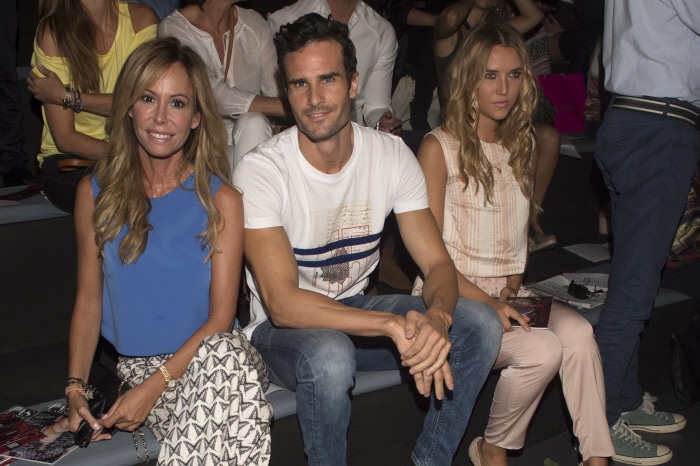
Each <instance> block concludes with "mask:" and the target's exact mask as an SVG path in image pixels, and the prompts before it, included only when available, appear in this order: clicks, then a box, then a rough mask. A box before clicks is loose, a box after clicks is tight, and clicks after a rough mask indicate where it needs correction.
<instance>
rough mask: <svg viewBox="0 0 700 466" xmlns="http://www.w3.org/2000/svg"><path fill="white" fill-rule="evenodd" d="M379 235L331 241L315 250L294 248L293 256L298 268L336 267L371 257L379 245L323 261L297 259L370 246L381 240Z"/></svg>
mask: <svg viewBox="0 0 700 466" xmlns="http://www.w3.org/2000/svg"><path fill="white" fill-rule="evenodd" d="M381 236H382V234H381V233H376V234H374V235H369V236H354V237H351V238H344V239H341V240H338V241H332V242H330V243H328V244H327V245H325V246H320V247H317V248H309V249H302V248H294V254H296V256H297V265H298V266H299V267H327V266H329V265H337V264H342V263H345V262H352V261H355V260H358V259H364V258H366V257H369V256H371V255H372V254H374V253H375V252H376V251H377V250H378V249H379V243H377V244H376V245H374V247H372V248H370V249H366V250H364V251H359V252H355V253H351V254H339V255H337V256H334V257H330V258H327V259H323V260H300V259H299V257H300V256H301V257H304V256H318V255H320V254H327V253H329V252H331V251H335V250H338V249H342V248H345V247H349V246H359V245H370V244H371V243H374V242H375V241H378V240H379V239H380V238H381Z"/></svg>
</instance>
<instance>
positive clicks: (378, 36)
mask: <svg viewBox="0 0 700 466" xmlns="http://www.w3.org/2000/svg"><path fill="white" fill-rule="evenodd" d="M307 13H318V14H319V15H321V16H323V17H328V16H329V15H330V16H332V17H333V19H335V20H336V21H339V22H341V23H343V24H346V25H347V26H348V28H349V29H350V39H351V40H352V41H353V43H354V44H355V50H356V54H357V71H358V72H359V73H360V81H359V84H358V90H357V97H355V99H354V108H353V112H352V121H354V122H355V123H359V124H361V125H365V126H369V127H370V128H375V129H378V130H380V131H385V132H391V133H393V134H399V133H400V131H401V121H400V120H399V119H398V118H394V117H393V115H392V109H391V79H392V74H393V72H394V62H395V61H396V51H397V49H398V44H397V42H396V33H395V32H394V27H393V26H392V25H391V23H390V22H389V21H387V20H386V19H384V18H383V17H382V16H381V15H380V14H379V13H377V12H376V11H374V10H373V9H372V8H371V7H370V6H369V5H367V4H366V3H365V2H363V1H362V0H298V1H297V2H296V3H293V4H292V5H289V6H287V7H285V8H282V9H280V10H278V11H275V12H274V13H271V14H270V15H269V16H268V18H267V21H268V23H270V29H271V30H272V34H275V33H276V32H277V31H279V29H280V26H282V25H283V24H287V23H291V22H292V21H295V20H296V19H297V18H300V17H301V16H303V15H305V14H307Z"/></svg>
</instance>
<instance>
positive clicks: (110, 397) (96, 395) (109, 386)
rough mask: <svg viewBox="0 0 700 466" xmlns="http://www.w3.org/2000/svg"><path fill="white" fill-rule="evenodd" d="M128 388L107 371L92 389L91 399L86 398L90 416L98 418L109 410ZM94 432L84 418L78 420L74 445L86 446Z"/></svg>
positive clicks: (113, 429) (111, 430) (123, 382)
mask: <svg viewBox="0 0 700 466" xmlns="http://www.w3.org/2000/svg"><path fill="white" fill-rule="evenodd" d="M129 388H131V387H130V386H129V385H128V384H127V383H126V382H125V381H123V380H121V379H120V378H119V377H117V376H116V375H115V374H113V373H112V372H108V373H107V374H106V375H105V376H103V377H102V378H101V379H100V381H99V382H98V383H97V386H96V388H95V390H94V391H93V397H92V399H91V400H88V407H89V409H90V414H91V415H92V417H94V418H96V419H99V418H100V416H102V414H104V413H105V412H106V411H109V408H111V407H112V405H113V404H114V402H115V401H117V398H119V397H120V396H121V395H123V394H124V393H125V392H126V391H127V390H128V389H129ZM116 430H117V429H116V428H112V429H110V430H109V431H108V432H107V433H114V432H115V431H116ZM94 432H95V431H94V429H93V428H92V427H90V424H88V423H87V421H85V420H84V419H83V420H82V421H80V424H79V425H78V430H76V431H75V442H74V443H75V445H77V446H79V447H80V448H86V447H87V446H88V445H90V440H91V439H92V434H93V433H94Z"/></svg>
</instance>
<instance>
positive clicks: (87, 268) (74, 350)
mask: <svg viewBox="0 0 700 466" xmlns="http://www.w3.org/2000/svg"><path fill="white" fill-rule="evenodd" d="M94 207H95V206H94V202H93V197H92V186H91V177H90V176H86V177H85V178H83V179H82V180H81V182H80V184H79V185H78V190H77V193H76V203H75V219H74V221H75V236H76V242H77V249H78V257H77V260H78V277H77V279H78V285H77V289H76V295H75V305H74V307H73V316H72V318H71V324H70V334H69V340H68V347H69V352H68V376H69V377H77V378H80V379H82V380H84V381H87V380H88V378H89V375H90V367H91V365H92V359H93V356H94V355H95V349H96V348H97V341H98V339H99V337H100V325H101V322H102V281H103V275H102V260H101V259H100V257H99V252H98V249H97V244H96V243H95V231H94V230H93V228H92V212H93V210H94ZM66 396H67V399H68V406H69V408H70V417H69V425H70V430H71V431H73V432H75V431H76V429H77V428H78V425H79V424H80V421H81V420H82V419H85V420H87V421H88V422H89V424H90V426H92V428H93V429H95V430H99V429H101V427H102V426H101V425H100V424H99V423H98V422H97V420H96V419H95V418H93V417H92V416H91V415H90V410H89V409H88V405H87V401H86V400H85V397H84V396H82V395H81V394H80V393H79V392H77V391H71V392H68V393H67V394H66Z"/></svg>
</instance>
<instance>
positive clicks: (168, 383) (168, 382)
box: [158, 365, 177, 388]
mask: <svg viewBox="0 0 700 466" xmlns="http://www.w3.org/2000/svg"><path fill="white" fill-rule="evenodd" d="M158 369H159V370H160V373H161V374H163V378H164V379H165V387H166V388H173V387H174V386H175V384H176V383H177V381H176V380H175V379H174V378H173V376H172V375H170V372H168V369H166V367H165V365H162V366H160V367H159V368H158Z"/></svg>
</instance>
